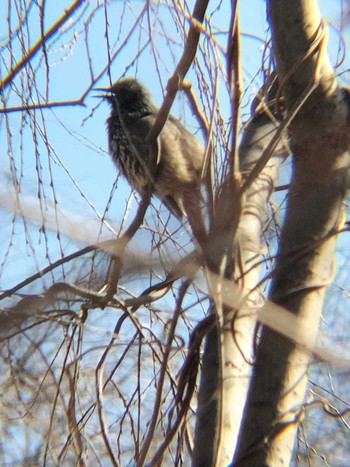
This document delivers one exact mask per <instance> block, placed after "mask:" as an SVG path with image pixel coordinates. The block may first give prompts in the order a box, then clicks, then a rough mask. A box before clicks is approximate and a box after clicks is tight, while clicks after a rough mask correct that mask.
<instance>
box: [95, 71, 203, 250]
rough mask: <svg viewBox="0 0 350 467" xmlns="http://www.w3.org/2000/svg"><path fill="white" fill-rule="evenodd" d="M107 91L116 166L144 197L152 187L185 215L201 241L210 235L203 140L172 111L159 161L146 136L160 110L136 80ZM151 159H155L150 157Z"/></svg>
mask: <svg viewBox="0 0 350 467" xmlns="http://www.w3.org/2000/svg"><path fill="white" fill-rule="evenodd" d="M97 90H99V91H101V90H102V91H104V94H103V97H104V98H105V99H107V101H108V103H109V104H110V107H111V112H110V115H109V117H108V118H107V121H106V124H107V132H108V147H109V153H110V155H111V158H112V160H113V162H114V163H115V165H116V167H117V169H118V170H119V171H120V173H121V174H122V175H123V176H124V177H125V178H126V180H127V181H128V183H129V184H130V185H131V187H132V188H133V189H134V190H136V191H137V192H138V193H139V194H140V195H141V196H144V195H145V194H146V193H148V191H149V190H150V189H151V190H152V193H153V194H154V195H155V196H157V197H158V198H159V199H160V200H161V201H162V202H163V203H164V205H165V206H166V207H167V208H168V209H169V210H170V211H171V212H172V213H173V214H174V215H175V216H176V217H177V218H178V219H179V220H181V219H182V216H183V215H185V216H186V217H187V218H188V220H189V223H190V226H191V229H192V232H193V235H194V237H195V238H196V240H197V242H198V243H199V244H200V245H201V244H203V242H204V241H205V238H206V235H207V234H206V228H205V223H204V220H203V216H202V213H201V204H202V196H201V174H202V165H203V161H204V149H203V146H202V145H201V143H200V142H199V141H198V139H197V138H196V137H195V136H194V135H193V134H192V133H191V132H190V131H188V130H187V128H186V127H185V126H184V125H183V124H182V123H181V122H180V120H178V119H177V118H175V117H174V116H173V115H169V117H168V119H167V121H166V123H165V124H164V127H163V129H162V131H161V132H160V135H159V136H158V140H157V157H156V159H157V160H153V159H155V158H154V157H152V151H151V146H150V142H149V141H148V139H147V135H148V134H149V132H150V130H151V128H152V127H153V125H154V122H155V120H156V117H157V114H158V111H159V108H158V107H156V106H155V105H154V103H153V101H152V97H151V94H150V93H149V91H148V89H147V88H146V87H145V86H144V85H143V84H142V83H141V82H140V81H139V80H137V79H136V78H123V79H120V80H118V81H116V82H115V83H114V84H112V86H111V87H110V88H97ZM151 159H152V160H151Z"/></svg>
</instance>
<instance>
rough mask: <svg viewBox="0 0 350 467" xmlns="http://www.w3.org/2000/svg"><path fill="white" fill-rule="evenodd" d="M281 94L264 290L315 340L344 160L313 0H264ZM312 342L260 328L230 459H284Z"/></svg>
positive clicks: (342, 120) (341, 106)
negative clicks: (279, 151) (274, 252)
mask: <svg viewBox="0 0 350 467" xmlns="http://www.w3.org/2000/svg"><path fill="white" fill-rule="evenodd" d="M268 18H269V21H270V25H271V30H272V41H273V49H274V55H275V61H276V70H277V74H278V80H279V85H280V94H281V96H282V95H283V97H284V99H285V105H286V109H287V116H288V113H290V112H292V110H293V109H294V108H295V106H297V105H300V104H303V105H302V107H301V110H300V111H299V112H298V113H297V115H296V117H295V118H294V119H293V121H292V123H291V124H290V126H289V138H290V145H291V149H292V152H293V174H292V182H291V187H290V192H289V197H288V208H287V213H286V217H285V221H284V226H283V231H282V236H281V242H280V245H279V251H278V258H277V264H276V270H275V273H274V277H273V283H272V286H271V291H270V299H271V300H272V301H273V302H275V303H277V304H279V305H281V306H283V307H284V308H286V309H287V310H289V311H291V312H292V313H294V314H295V317H296V319H295V327H296V331H297V332H298V333H299V334H300V335H301V336H303V339H301V340H304V341H305V338H307V342H308V344H309V348H311V349H312V346H313V344H314V342H315V339H316V336H317V330H318V326H319V320H320V315H321V310H322V305H323V301H324V292H325V288H326V286H327V285H328V284H329V282H330V280H331V278H332V275H333V268H334V264H333V263H334V247H335V240H336V233H337V231H338V230H339V227H340V222H341V219H342V201H343V199H344V196H345V191H346V190H345V189H346V171H347V167H348V165H349V160H348V152H347V151H348V147H349V140H348V136H347V133H348V131H349V126H348V108H347V105H346V103H345V102H344V92H343V90H342V89H341V88H340V87H339V86H338V85H337V83H336V80H335V78H334V74H333V71H332V69H331V67H330V65H329V60H328V57H327V54H326V31H327V28H326V25H325V23H324V22H323V21H321V16H320V12H319V9H318V4H317V1H316V0H288V1H280V0H270V1H269V2H268ZM310 355H311V353H310V352H307V351H305V349H302V348H300V347H298V346H297V344H296V343H295V342H293V341H291V340H288V339H287V338H286V337H284V336H283V335H280V334H278V333H276V332H274V331H272V330H271V329H269V328H265V327H264V328H263V329H262V333H261V338H260V342H259V346H258V350H257V356H256V361H255V365H254V371H253V377H252V381H251V386H250V390H249V396H248V399H247V403H246V409H245V413H244V417H243V426H242V429H241V433H240V438H239V443H238V447H237V452H236V455H235V460H234V462H233V465H239V466H254V467H255V466H260V465H269V466H275V465H280V466H283V465H284V466H287V465H289V463H290V461H291V456H292V452H293V448H294V444H295V438H296V433H297V428H298V424H299V422H300V420H301V418H302V415H303V403H304V397H305V390H306V384H307V370H308V365H309V362H310Z"/></svg>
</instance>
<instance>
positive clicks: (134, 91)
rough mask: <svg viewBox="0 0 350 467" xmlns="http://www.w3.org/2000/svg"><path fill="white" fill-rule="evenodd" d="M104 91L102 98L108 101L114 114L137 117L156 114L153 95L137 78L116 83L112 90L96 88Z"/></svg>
mask: <svg viewBox="0 0 350 467" xmlns="http://www.w3.org/2000/svg"><path fill="white" fill-rule="evenodd" d="M95 90H96V91H103V94H102V95H101V94H100V97H103V98H105V99H107V101H108V102H109V104H110V105H111V106H112V111H113V112H118V113H120V114H122V115H136V114H145V113H150V112H154V110H155V107H154V105H153V103H152V99H151V95H150V93H149V92H148V90H147V89H146V88H145V87H144V86H143V85H142V84H141V83H140V82H139V81H138V80H137V79H135V78H124V79H121V80H119V81H116V82H115V83H114V84H113V85H112V86H111V87H110V88H95Z"/></svg>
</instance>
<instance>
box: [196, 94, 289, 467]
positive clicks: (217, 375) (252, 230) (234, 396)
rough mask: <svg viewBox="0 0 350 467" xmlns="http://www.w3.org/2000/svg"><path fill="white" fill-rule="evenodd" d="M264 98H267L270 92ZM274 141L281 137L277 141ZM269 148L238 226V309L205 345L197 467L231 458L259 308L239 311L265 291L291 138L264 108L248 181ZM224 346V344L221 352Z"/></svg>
mask: <svg viewBox="0 0 350 467" xmlns="http://www.w3.org/2000/svg"><path fill="white" fill-rule="evenodd" d="M261 98H262V99H264V100H265V99H267V98H268V97H267V96H261ZM266 104H267V105H268V102H266ZM273 140H275V141H276V142H275V144H274V145H272V144H273ZM265 151H270V155H271V152H272V151H273V154H272V155H271V157H270V160H269V162H268V163H267V164H266V166H265V167H264V168H263V170H262V172H261V173H260V174H257V175H256V176H255V177H254V179H253V180H252V183H251V184H250V186H249V187H247V192H246V196H245V202H244V205H243V208H242V215H241V220H240V222H239V227H238V238H239V241H240V251H241V258H242V265H243V278H242V280H241V281H240V282H241V284H240V285H241V287H240V290H239V293H238V287H237V286H236V287H235V286H232V282H231V283H230V284H231V286H232V287H234V288H235V290H237V293H234V294H233V295H234V298H233V301H234V303H233V302H232V300H229V302H230V303H225V305H228V306H231V307H233V310H234V311H232V312H231V313H230V314H229V315H228V316H226V320H227V323H226V325H225V326H224V328H223V329H224V331H223V335H222V336H221V339H219V336H218V329H217V327H215V328H213V329H212V331H211V332H210V334H209V335H208V337H207V341H206V346H205V349H204V357H203V362H202V372H201V382H200V389H199V398H198V411H197V421H196V435H195V443H194V452H193V461H192V462H193V463H192V465H193V466H203V465H208V466H209V465H219V466H220V465H227V464H229V463H230V461H231V459H232V456H233V452H234V449H235V443H234V440H235V439H237V437H238V432H239V428H240V424H241V418H242V413H243V409H244V402H245V399H246V396H247V391H248V384H249V380H250V374H251V365H252V363H251V362H252V355H253V343H254V335H255V326H256V320H255V313H254V311H253V312H252V313H251V314H249V313H246V316H245V317H244V318H242V317H241V316H240V311H241V310H243V309H244V311H245V312H247V311H248V310H249V309H252V310H255V309H256V307H257V305H258V304H259V302H260V293H259V290H258V289H256V284H257V283H258V282H259V275H260V270H259V266H257V264H258V262H259V260H260V237H261V233H262V230H263V226H264V215H265V211H266V203H267V201H268V199H269V197H270V195H271V192H272V190H273V186H274V183H275V179H276V177H277V174H278V170H279V167H280V165H281V163H282V162H283V161H284V160H285V158H286V156H287V155H288V148H287V145H286V142H285V141H283V139H282V138H276V122H275V121H274V120H273V118H272V119H271V116H268V115H267V113H265V112H264V111H259V113H256V114H255V115H254V116H253V118H252V119H251V120H250V121H249V122H248V124H247V126H246V128H245V131H244V137H243V140H242V143H241V145H240V170H241V173H242V177H243V181H244V180H247V178H248V176H249V175H250V174H251V173H252V171H253V170H254V167H255V166H256V164H257V162H258V160H259V159H260V157H261V155H262V154H263V153H264V152H265ZM229 295H230V294H229ZM226 302H227V301H226ZM233 315H234V316H233ZM229 318H230V319H231V320H229ZM219 343H220V344H219ZM219 345H222V346H224V349H223V350H222V351H221V352H219ZM219 353H220V356H219ZM222 360H223V361H222Z"/></svg>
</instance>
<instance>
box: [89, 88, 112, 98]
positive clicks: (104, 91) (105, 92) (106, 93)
mask: <svg viewBox="0 0 350 467" xmlns="http://www.w3.org/2000/svg"><path fill="white" fill-rule="evenodd" d="M92 91H98V92H101V93H102V94H97V95H95V96H92V97H99V98H102V99H108V98H109V97H112V91H111V90H110V89H108V88H92Z"/></svg>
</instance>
